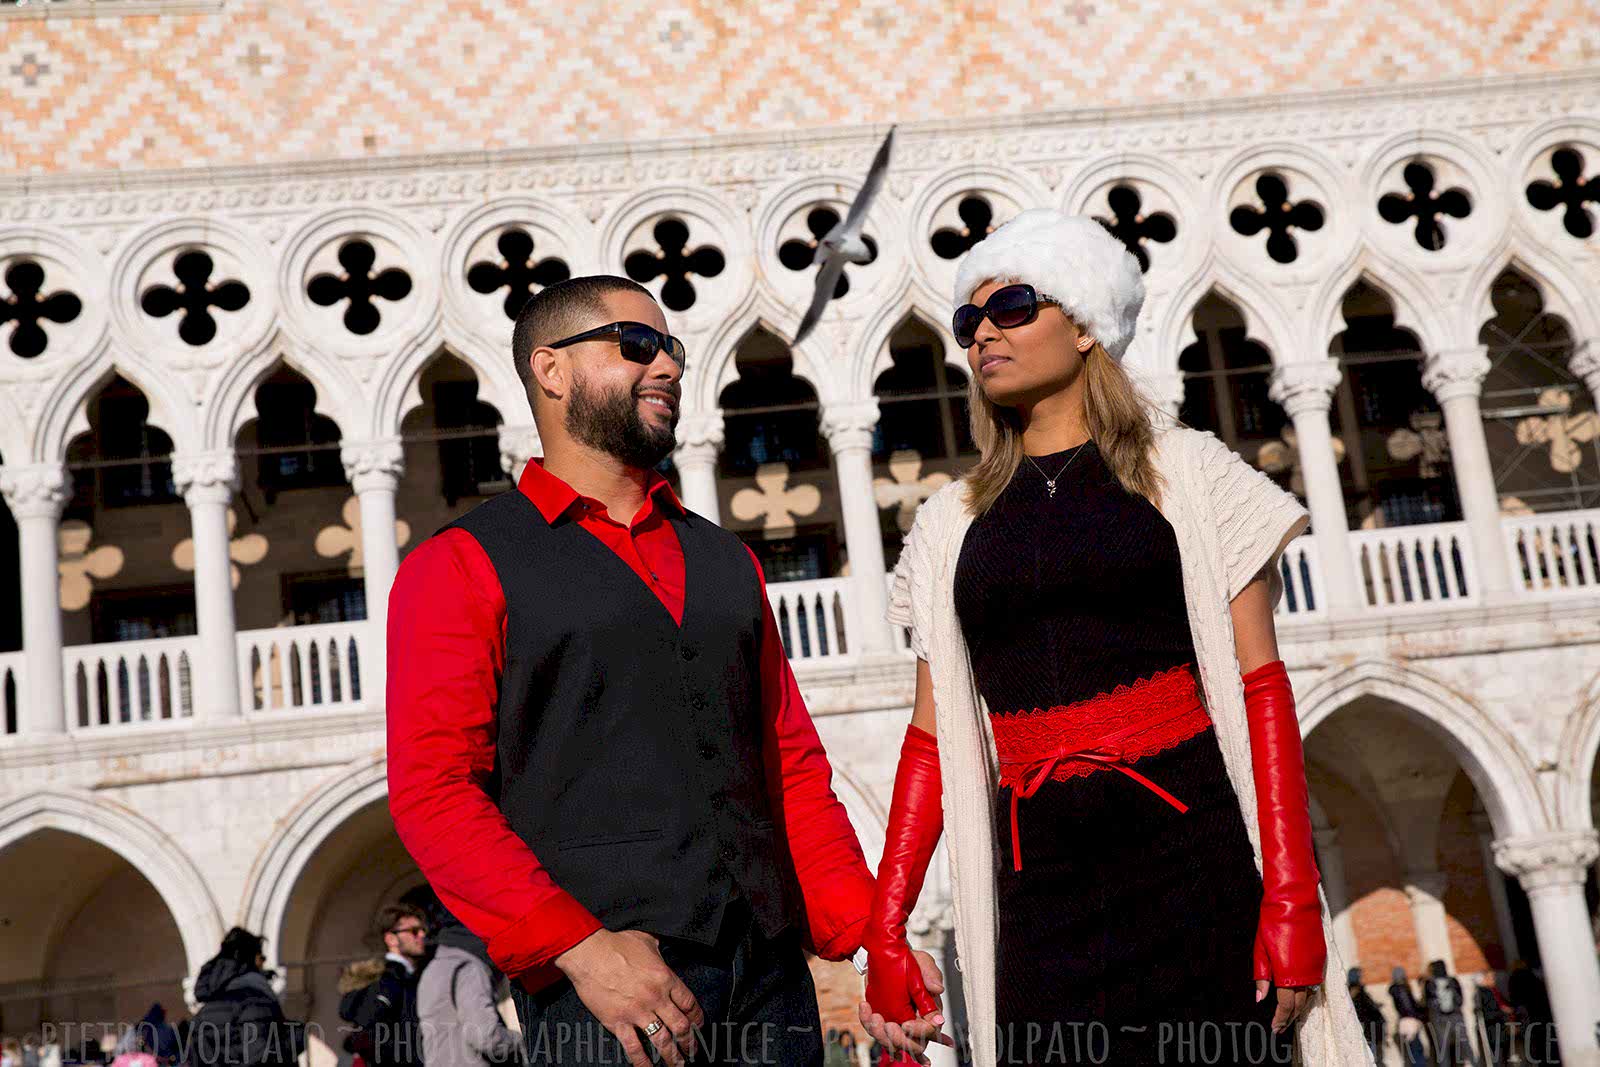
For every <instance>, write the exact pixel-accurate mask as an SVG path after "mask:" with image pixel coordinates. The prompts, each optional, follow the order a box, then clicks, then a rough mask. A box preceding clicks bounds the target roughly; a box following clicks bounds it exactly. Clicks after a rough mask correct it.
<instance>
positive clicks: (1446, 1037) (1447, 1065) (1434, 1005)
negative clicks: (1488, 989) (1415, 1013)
mask: <svg viewBox="0 0 1600 1067" xmlns="http://www.w3.org/2000/svg"><path fill="white" fill-rule="evenodd" d="M1422 999H1423V1003H1424V1004H1426V1005H1427V1009H1428V1032H1429V1033H1430V1034H1431V1035H1432V1036H1433V1062H1434V1063H1435V1064H1436V1065H1437V1067H1455V1065H1457V1064H1462V1063H1471V1062H1472V1046H1471V1043H1470V1042H1469V1041H1468V1039H1467V1020H1466V1016H1465V1015H1464V1014H1463V1012H1464V1010H1465V1007H1464V1004H1463V1000H1462V996H1461V982H1460V980H1458V979H1457V978H1455V977H1454V976H1453V975H1451V974H1449V973H1448V972H1447V971H1446V969H1445V965H1444V960H1434V961H1433V962H1432V963H1430V964H1428V978H1427V980H1426V981H1425V982H1424V983H1423V986H1422Z"/></svg>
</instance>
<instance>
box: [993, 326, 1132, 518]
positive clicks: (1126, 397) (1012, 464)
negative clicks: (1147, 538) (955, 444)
mask: <svg viewBox="0 0 1600 1067" xmlns="http://www.w3.org/2000/svg"><path fill="white" fill-rule="evenodd" d="M1083 373H1084V374H1085V375H1086V377H1085V379H1084V387H1085V388H1084V409H1085V410H1084V416H1085V419H1086V421H1087V423H1088V427H1089V439H1090V440H1092V441H1093V442H1094V443H1095V445H1096V447H1098V448H1099V450H1100V455H1101V456H1102V457H1103V458H1104V459H1105V461H1106V466H1108V467H1110V468H1111V472H1112V473H1113V474H1115V475H1116V476H1117V480H1118V481H1119V482H1121V483H1122V487H1123V488H1124V489H1126V490H1127V491H1128V492H1130V493H1136V494H1138V495H1139V496H1142V497H1144V498H1145V499H1146V500H1148V501H1150V503H1151V504H1153V505H1155V506H1157V507H1160V506H1161V489H1162V486H1163V485H1164V481H1163V479H1162V477H1161V473H1160V472H1159V471H1157V470H1156V465H1155V459H1154V457H1153V456H1152V455H1151V445H1152V444H1153V443H1154V441H1155V431H1154V430H1152V429H1151V426H1150V414H1151V407H1152V405H1151V404H1150V402H1149V401H1148V400H1146V399H1145V398H1144V397H1143V396H1142V395H1140V393H1139V390H1138V389H1137V388H1135V387H1134V384H1133V382H1132V380H1130V379H1129V378H1128V373H1127V371H1125V370H1123V369H1122V365H1121V364H1120V363H1118V362H1117V361H1116V360H1114V359H1112V358H1111V354H1110V353H1109V352H1107V351H1106V350H1105V348H1104V346H1102V345H1101V344H1100V342H1099V341H1096V342H1095V343H1094V347H1093V348H1091V349H1089V351H1088V352H1087V353H1086V354H1085V355H1084V368H1083ZM967 413H968V418H969V420H970V421H971V424H972V440H973V442H974V443H975V444H976V445H977V446H978V453H979V457H980V458H979V460H978V463H977V465H976V466H974V467H973V468H972V470H970V471H968V472H967V474H966V476H965V479H964V480H965V482H966V498H965V499H966V505H967V510H969V511H970V512H972V514H974V515H982V514H983V513H984V512H986V511H988V510H989V508H991V507H992V506H993V505H994V502H995V501H996V500H998V499H999V498H1000V493H1001V491H1002V490H1004V489H1005V487H1006V486H1007V485H1008V484H1010V482H1011V479H1012V478H1013V477H1015V476H1016V473H1017V468H1018V467H1020V466H1021V465H1022V416H1021V414H1020V413H1019V412H1018V411H1017V409H1016V408H1010V407H1002V406H1001V405H999V404H996V403H994V401H992V400H990V399H989V398H988V396H986V395H985V394H984V391H983V386H982V385H980V384H979V381H978V378H977V376H976V375H974V376H973V377H972V378H971V379H970V380H969V381H968V383H967Z"/></svg>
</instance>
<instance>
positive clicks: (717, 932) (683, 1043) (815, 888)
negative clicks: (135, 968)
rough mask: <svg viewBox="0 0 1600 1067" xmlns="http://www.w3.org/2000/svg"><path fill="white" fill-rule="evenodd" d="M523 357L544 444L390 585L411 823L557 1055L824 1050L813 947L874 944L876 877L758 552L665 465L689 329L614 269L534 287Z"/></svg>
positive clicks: (393, 706) (536, 1035) (396, 805)
mask: <svg viewBox="0 0 1600 1067" xmlns="http://www.w3.org/2000/svg"><path fill="white" fill-rule="evenodd" d="M512 358H513V361H514V364H515V366H516V369H517V373H518V374H519V376H520V377H521V379H522V381H523V384H524V386H525V387H526V388H527V391H528V397H529V401H530V404H531V406H532V408H533V416H534V421H535V422H536V423H537V425H538V429H539V437H540V440H541V442H542V443H543V446H544V457H543V460H542V461H541V460H535V461H533V462H531V463H529V464H528V467H527V469H526V471H524V473H523V475H522V478H521V481H520V483H519V485H518V488H517V490H516V491H514V492H510V493H506V494H504V495H502V496H500V497H497V498H495V499H494V500H492V501H490V502H488V503H487V504H484V505H483V506H481V507H479V508H477V509H475V510H474V511H472V512H470V513H469V514H467V515H466V516H464V517H463V518H462V519H461V520H460V521H458V522H456V523H454V524H452V525H451V526H450V527H447V528H446V529H445V530H443V531H441V532H440V533H439V534H438V535H437V536H435V537H433V538H431V539H430V540H428V541H427V542H425V543H424V544H422V545H419V546H418V547H417V548H416V549H415V550H414V551H413V552H412V553H411V554H410V555H409V556H408V557H407V559H406V561H405V564H404V565H403V566H402V567H401V569H400V573H399V576H398V577H397V578H396V581H395V586H394V590H393V592H392V593H391V595H390V602H389V697H388V709H389V807H390V811H391V813H392V814H393V817H394V823H395V828H396V829H397V830H398V831H399V834H400V837H401V840H402V841H404V842H405V845H406V847H407V849H409V850H410V852H411V855H412V856H413V857H414V858H415V859H416V861H417V863H418V865H419V866H420V867H421V868H422V871H423V873H424V875H426V877H427V878H428V880H429V882H431V883H432V884H433V886H434V887H435V889H437V890H438V893H439V896H440V898H441V899H442V900H443V901H444V903H445V904H446V905H447V906H449V908H450V909H451V910H452V911H453V912H455V913H456V914H457V915H458V916H460V917H461V919H462V920H463V921H464V922H465V923H466V924H467V926H468V927H470V928H471V929H472V930H473V931H474V932H476V933H477V934H479V935H480V936H481V937H483V939H484V941H485V942H486V943H487V945H488V948H489V955H490V957H491V958H492V959H493V961H494V963H495V964H496V966H498V967H499V968H500V969H501V970H503V971H505V972H506V973H507V974H508V975H510V976H511V977H512V978H513V979H514V980H515V983H516V984H515V987H514V990H513V994H514V998H515V1000H516V1003H517V1010H518V1015H519V1017H520V1018H521V1020H522V1026H523V1034H524V1041H525V1043H526V1047H527V1051H528V1055H529V1058H530V1059H531V1060H532V1061H533V1062H535V1063H542V1062H561V1063H590V1062H613V1063H615V1062H621V1060H622V1059H623V1057H624V1056H625V1057H626V1060H627V1062H630V1063H633V1064H636V1065H640V1067H642V1065H644V1064H647V1063H649V1062H650V1055H652V1054H653V1055H656V1056H659V1057H660V1058H661V1059H662V1060H664V1061H665V1062H667V1063H670V1064H678V1063H682V1062H684V1057H685V1056H686V1054H688V1053H690V1052H691V1051H692V1050H694V1049H695V1047H696V1045H697V1041H696V1038H697V1036H698V1037H699V1038H700V1040H699V1041H698V1044H699V1045H700V1047H701V1052H702V1053H703V1054H704V1055H705V1056H706V1057H707V1059H709V1060H710V1061H712V1062H772V1063H782V1064H784V1065H786V1067H788V1065H800V1064H820V1063H821V1061H822V1033H821V1030H820V1025H821V1024H820V1020H819V1018H818V1012H817V1005H816V998H815V991H814V989H813V987H812V983H811V977H810V973H809V971H808V969H807V967H806V963H805V959H804V955H803V951H802V949H803V947H808V948H810V949H811V950H812V951H814V952H815V953H816V954H817V955H819V956H822V957H824V958H827V959H844V958H847V957H849V956H850V955H851V954H852V953H854V952H856V951H857V950H858V948H859V947H860V942H861V934H862V929H863V927H864V925H865V923H866V919H867V912H868V909H869V907H870V904H871V898H872V889H873V880H872V876H871V874H870V873H869V872H868V870H867V867H866V863H865V862H864V859H863V857H862V854H861V848H860V845H859V844H858V843H857V841H856V837H855V832H854V830H853V829H852V828H851V826H850V822H849V819H848V818H847V817H846V815H845V812H844V808H843V806H842V805H841V804H840V803H839V802H838V799H837V798H836V797H835V796H834V794H833V791H832V789H831V787H830V780H831V776H832V771H831V768H830V767H829V765H828V760H827V757H826V755H825V754H824V752H823V750H822V746H821V744H820V742H819V741H818V738H817V733H816V729H815V727H814V726H813V725H812V723H811V720H810V716H809V714H808V713H807V712H806V709H805V705H804V703H803V701H802V700H801V698H800V695H799V690H798V688H797V687H796V685H795V682H794V677H793V675H792V673H791V672H790V670H789V664H788V661H787V658H786V657H785V655H784V650H783V645H782V642H781V641H780V640H779V638H778V634H777V627H776V623H775V622H774V620H773V618H772V613H771V610H770V609H769V608H768V606H767V598H766V591H765V588H764V584H763V578H762V575H761V570H760V567H759V566H758V564H757V563H756V560H755V557H754V555H753V554H752V553H751V552H750V551H749V550H748V549H747V548H745V546H744V545H743V544H742V543H741V542H740V541H739V540H738V538H737V537H735V536H734V535H733V534H731V533H728V532H727V531H725V530H723V529H721V528H720V527H718V526H716V525H715V524H714V523H711V522H709V521H707V520H706V519H704V518H702V517H701V516H699V515H696V514H694V513H693V512H690V511H687V510H686V509H684V507H683V505H682V504H680V503H679V502H678V500H677V498H676V497H675V496H674V495H673V493H672V491H671V489H670V487H668V485H667V484H666V482H665V480H664V479H663V478H662V477H661V476H660V475H659V474H657V473H656V472H655V469H654V468H655V467H656V466H657V465H658V464H660V463H661V462H662V461H663V460H664V459H666V458H667V457H668V456H669V455H670V454H671V452H672V448H673V444H674V437H673V431H674V428H675V426H676V423H677V416H678V403H679V397H680V393H681V379H682V375H683V363H684V351H683V346H682V344H681V343H680V342H679V341H677V340H676V339H675V338H672V337H671V336H670V335H668V333H667V324H666V320H665V318H664V317H663V315H662V313H661V309H660V308H659V307H658V306H657V305H656V302H655V300H654V299H653V298H652V297H651V295H650V293H649V291H648V290H646V289H643V288H641V287H640V286H638V285H636V284H634V283H633V282H630V281H628V280H626V279H623V278H615V277H590V278H576V279H573V280H571V281H568V282H563V283H560V284H557V285H553V286H550V287H549V288H546V289H544V290H541V291H540V292H539V293H538V294H537V295H535V296H534V297H532V298H530V299H529V301H528V303H527V306H526V307H525V308H524V309H523V311H522V313H521V315H520V316H518V319H517V323H516V327H515V329H514V333H513V341H512ZM919 963H921V964H922V965H923V966H924V967H925V968H933V964H932V960H931V958H928V957H926V955H925V954H924V956H923V958H922V959H921V960H919ZM932 974H933V977H934V978H935V980H936V979H937V970H936V969H933V971H932ZM933 988H940V987H938V986H935V987H933ZM697 1030H698V1031H699V1033H698V1035H697V1034H696V1032H695V1031H697ZM647 1049H650V1050H652V1051H651V1052H650V1053H647V1051H646V1050H647Z"/></svg>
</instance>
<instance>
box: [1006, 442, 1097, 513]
mask: <svg viewBox="0 0 1600 1067" xmlns="http://www.w3.org/2000/svg"><path fill="white" fill-rule="evenodd" d="M1088 443H1089V442H1088V441H1085V442H1083V445H1086V444H1088ZM1083 445H1079V446H1078V447H1077V448H1076V449H1074V450H1073V453H1072V458H1071V459H1069V460H1067V461H1066V462H1065V463H1063V464H1062V465H1061V469H1060V470H1058V471H1056V477H1055V478H1052V477H1050V476H1049V475H1047V474H1045V472H1044V468H1043V467H1041V466H1039V462H1038V461H1037V460H1035V459H1034V458H1033V457H1032V456H1030V455H1028V454H1027V453H1026V452H1024V453H1023V454H1022V458H1023V459H1025V460H1027V461H1028V462H1029V463H1032V464H1033V469H1034V470H1036V471H1038V472H1039V477H1041V478H1043V479H1044V484H1045V488H1047V489H1049V490H1050V499H1052V500H1054V499H1055V496H1056V478H1060V477H1061V476H1062V475H1063V474H1065V473H1067V468H1068V467H1070V466H1072V460H1074V459H1077V458H1078V456H1079V455H1081V454H1082V452H1083Z"/></svg>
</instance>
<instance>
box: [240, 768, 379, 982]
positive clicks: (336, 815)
mask: <svg viewBox="0 0 1600 1067" xmlns="http://www.w3.org/2000/svg"><path fill="white" fill-rule="evenodd" d="M388 769H389V764H388V760H387V759H386V758H385V757H382V756H378V757H373V758H369V759H367V760H365V761H359V762H356V763H353V764H350V765H349V766H347V767H346V768H344V769H343V770H341V771H339V772H338V773H336V774H335V775H334V776H333V777H332V778H331V779H330V780H329V781H327V782H326V783H324V784H323V785H322V786H321V787H320V788H318V789H316V790H314V791H313V792H312V793H311V794H310V795H309V796H307V797H306V798H305V799H303V800H302V801H301V802H300V803H299V804H297V805H296V806H295V808H294V810H292V811H291V812H289V814H288V815H287V816H285V817H284V819H283V820H282V821H281V822H280V823H279V825H278V829H277V832H276V833H274V834H273V835H272V838H271V839H270V840H269V841H268V842H267V844H266V847H264V848H263V849H262V850H261V853H260V855H259V856H258V857H257V858H256V862H255V863H254V864H253V865H252V867H251V870H250V874H249V877H248V878H247V880H246V882H245V892H244V900H243V903H242V905H241V909H240V911H241V916H242V922H243V924H244V926H245V927H246V928H247V929H250V930H254V931H256V932H257V933H260V934H262V935H263V936H265V937H266V938H267V951H268V952H269V953H273V952H276V951H278V947H279V946H280V944H281V939H282V937H281V935H282V931H283V925H284V919H285V917H286V916H287V914H288V911H289V898H290V895H291V894H292V893H293V892H294V889H295V886H296V884H297V883H298V882H299V880H300V875H301V874H302V872H303V871H304V870H305V868H306V865H307V864H308V863H309V862H310V861H311V858H312V857H313V856H315V855H316V853H317V850H318V849H319V848H321V847H322V845H323V844H324V843H325V842H326V841H327V840H328V838H329V837H331V836H332V835H333V834H334V833H335V832H337V831H338V829H339V828H340V827H341V826H342V825H344V823H345V822H346V821H347V820H348V819H350V818H351V817H353V816H354V815H355V814H356V813H357V812H360V811H361V810H362V809H364V808H366V807H368V806H369V805H371V804H374V803H377V802H379V801H384V800H385V799H386V798H387V797H388V795H389V781H388Z"/></svg>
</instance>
